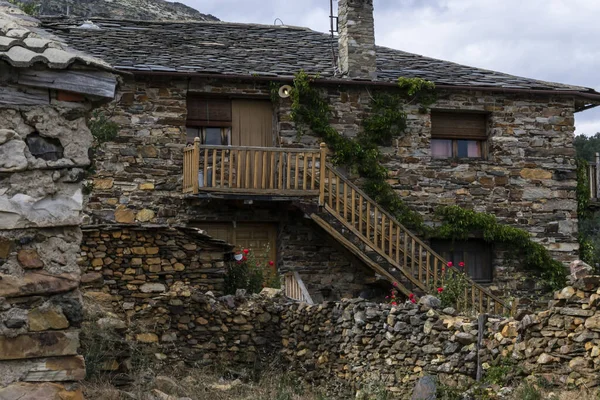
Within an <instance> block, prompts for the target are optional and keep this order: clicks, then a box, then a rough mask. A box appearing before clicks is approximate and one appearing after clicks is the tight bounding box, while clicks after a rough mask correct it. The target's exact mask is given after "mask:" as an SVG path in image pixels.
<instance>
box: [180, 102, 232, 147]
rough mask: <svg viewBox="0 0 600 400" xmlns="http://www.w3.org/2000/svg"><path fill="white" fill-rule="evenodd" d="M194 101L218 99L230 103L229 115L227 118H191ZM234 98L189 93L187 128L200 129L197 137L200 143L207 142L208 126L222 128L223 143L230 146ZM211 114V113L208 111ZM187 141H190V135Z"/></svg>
mask: <svg viewBox="0 0 600 400" xmlns="http://www.w3.org/2000/svg"><path fill="white" fill-rule="evenodd" d="M194 101H196V102H198V103H201V104H202V103H205V104H209V103H210V102H211V101H216V102H220V103H229V115H228V118H226V119H214V120H210V119H194V118H190V109H191V108H193V106H191V105H190V104H193V103H194ZM231 103H232V100H231V99H230V98H229V97H222V96H210V95H202V94H197V95H195V94H194V95H189V96H188V98H187V109H188V118H187V119H186V124H185V125H186V128H197V129H198V130H199V132H198V133H199V134H198V136H197V137H199V138H200V143H202V144H206V129H207V128H221V145H224V146H228V145H231V130H232V126H233V117H232V115H233V112H232V106H231ZM207 114H209V113H207ZM187 142H188V143H189V142H190V140H189V137H188V140H187Z"/></svg>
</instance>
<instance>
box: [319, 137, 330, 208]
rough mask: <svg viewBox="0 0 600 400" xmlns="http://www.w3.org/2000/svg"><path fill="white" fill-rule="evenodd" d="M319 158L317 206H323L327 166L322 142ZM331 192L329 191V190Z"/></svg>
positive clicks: (325, 146)
mask: <svg viewBox="0 0 600 400" xmlns="http://www.w3.org/2000/svg"><path fill="white" fill-rule="evenodd" d="M319 149H320V151H321V156H320V158H319V169H320V172H319V205H320V206H323V205H325V179H326V177H325V175H326V174H325V169H326V165H327V145H326V144H325V143H324V142H322V143H321V144H320V145H319ZM330 190H331V189H330Z"/></svg>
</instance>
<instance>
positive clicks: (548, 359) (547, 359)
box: [536, 353, 559, 364]
mask: <svg viewBox="0 0 600 400" xmlns="http://www.w3.org/2000/svg"><path fill="white" fill-rule="evenodd" d="M557 361H559V359H558V358H556V357H552V356H551V355H549V354H546V353H542V354H540V356H539V357H538V359H537V361H536V362H537V363H538V364H551V363H555V362H557Z"/></svg>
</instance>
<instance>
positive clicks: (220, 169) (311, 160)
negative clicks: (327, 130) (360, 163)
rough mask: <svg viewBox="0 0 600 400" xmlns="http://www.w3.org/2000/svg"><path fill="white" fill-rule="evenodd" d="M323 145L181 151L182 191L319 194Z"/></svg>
mask: <svg viewBox="0 0 600 400" xmlns="http://www.w3.org/2000/svg"><path fill="white" fill-rule="evenodd" d="M326 153H327V148H326V147H325V144H321V146H320V148H318V149H293V148H270V147H236V146H205V145H200V143H199V141H196V142H195V143H194V145H193V146H190V147H187V148H186V149H185V150H184V156H183V160H184V167H183V193H188V194H198V193H200V192H221V193H236V194H246V195H270V196H287V197H290V196H296V197H297V196H313V197H317V196H319V194H320V188H319V183H318V182H319V177H320V176H321V175H322V174H323V171H324V169H325V162H324V161H325V159H326Z"/></svg>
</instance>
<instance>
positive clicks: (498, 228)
mask: <svg viewBox="0 0 600 400" xmlns="http://www.w3.org/2000/svg"><path fill="white" fill-rule="evenodd" d="M313 81H314V77H310V76H308V75H307V74H306V73H305V72H303V71H301V72H299V73H298V74H296V76H295V79H294V86H293V89H292V91H291V100H292V106H291V117H292V120H293V121H294V123H295V125H296V129H297V130H298V132H299V134H300V135H302V134H304V132H305V131H306V130H307V129H309V130H310V131H312V132H313V133H314V134H316V135H317V136H318V137H319V138H320V139H321V140H323V141H324V142H325V143H327V145H328V147H329V148H330V149H331V150H332V151H333V158H332V161H333V163H334V164H336V165H343V166H345V167H346V168H350V169H351V171H352V172H354V173H357V174H358V175H359V176H360V178H361V186H362V188H363V190H364V191H365V192H366V193H367V194H368V195H369V196H371V197H372V198H373V200H375V201H376V202H377V203H379V204H380V205H381V206H382V207H383V208H384V209H386V210H387V211H388V212H389V213H390V214H392V215H394V217H396V219H398V221H399V222H400V223H402V224H403V225H404V226H406V227H407V228H409V229H411V230H412V231H414V232H415V233H417V234H419V235H423V236H426V237H438V238H446V239H453V240H456V239H459V240H460V239H466V238H468V237H469V235H470V234H471V233H473V232H483V236H484V240H486V241H487V242H494V243H496V242H502V243H505V244H508V245H510V246H511V248H514V249H517V250H519V252H518V253H519V255H520V256H521V257H522V260H523V261H522V262H523V265H524V267H525V268H526V269H530V270H534V271H538V272H539V273H540V275H541V277H542V279H544V280H545V281H546V282H547V283H548V284H550V285H551V286H552V287H554V288H558V287H560V286H562V285H563V284H564V283H565V280H566V279H565V275H566V274H565V269H564V267H563V265H562V264H561V263H560V262H558V261H556V260H554V259H552V257H551V256H550V254H549V252H548V251H547V250H546V249H545V248H544V247H543V246H542V245H541V244H539V243H536V242H534V241H532V240H531V238H530V235H529V233H528V232H526V231H524V230H522V229H518V228H514V227H510V226H506V225H502V224H500V223H498V222H497V220H496V218H495V217H494V216H493V215H490V214H486V213H477V212H474V211H470V210H465V209H462V208H460V207H457V206H449V207H440V208H439V209H438V210H437V212H436V214H437V216H438V217H439V218H440V220H441V223H442V225H441V226H440V227H439V228H438V229H435V230H434V229H433V228H431V227H429V226H427V225H426V224H425V223H424V222H423V218H422V216H421V215H420V214H419V213H417V212H415V211H413V210H411V209H410V208H409V207H408V206H407V205H406V204H404V202H403V201H402V200H401V199H400V197H399V196H398V195H397V193H396V192H395V190H394V188H393V187H392V185H391V184H390V183H389V182H388V178H389V174H388V170H387V169H386V168H385V167H384V166H383V163H382V161H383V155H382V153H381V151H380V148H379V146H380V145H389V144H391V142H392V140H393V139H394V138H397V137H400V136H401V135H403V134H404V132H405V130H406V112H405V111H404V106H405V105H408V104H415V105H418V106H419V107H420V111H421V112H427V111H428V107H429V106H431V104H433V103H434V102H435V100H436V94H435V86H434V84H433V83H432V82H428V81H425V80H423V79H419V78H400V79H399V80H398V87H397V89H396V90H394V91H390V92H385V93H377V94H375V95H374V96H373V99H372V102H371V113H370V115H369V116H368V117H367V118H365V120H364V121H363V131H362V132H361V133H360V134H359V135H358V136H357V137H356V138H354V139H353V138H349V137H347V136H344V135H342V134H340V133H339V132H337V130H336V129H335V128H333V127H332V126H331V125H330V123H329V121H330V118H331V116H332V109H331V106H330V105H329V103H328V102H327V101H326V100H325V99H324V98H323V96H322V94H321V92H320V91H319V90H318V89H316V88H315V87H313V86H312V85H311V84H312V82H313Z"/></svg>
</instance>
